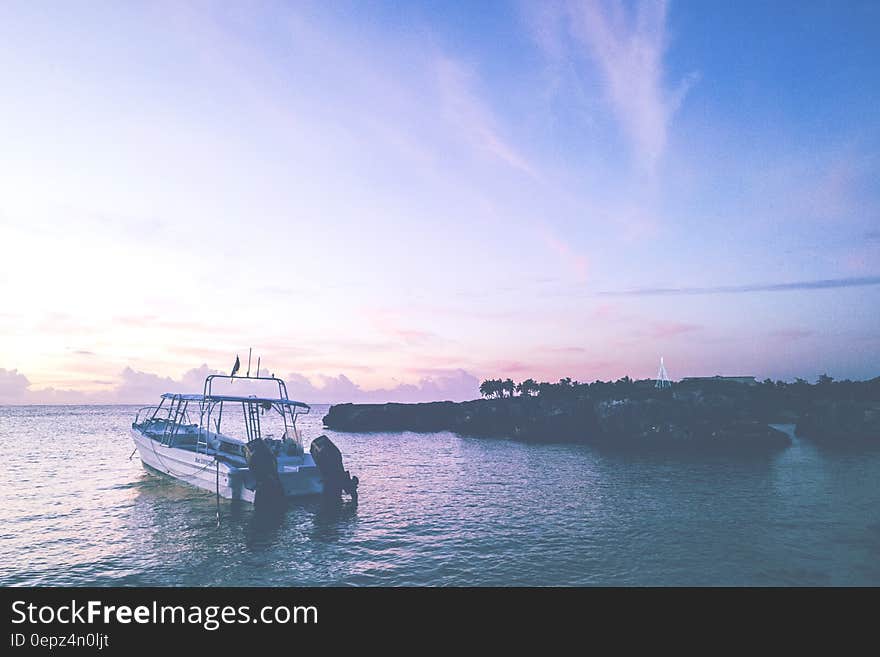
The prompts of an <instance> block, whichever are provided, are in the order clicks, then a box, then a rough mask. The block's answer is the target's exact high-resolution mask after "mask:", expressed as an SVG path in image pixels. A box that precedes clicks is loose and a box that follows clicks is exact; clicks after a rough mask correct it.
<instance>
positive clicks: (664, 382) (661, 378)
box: [654, 356, 672, 388]
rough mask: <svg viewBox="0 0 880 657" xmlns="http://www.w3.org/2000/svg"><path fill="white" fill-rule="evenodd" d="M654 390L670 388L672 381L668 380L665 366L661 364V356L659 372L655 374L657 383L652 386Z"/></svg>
mask: <svg viewBox="0 0 880 657" xmlns="http://www.w3.org/2000/svg"><path fill="white" fill-rule="evenodd" d="M654 387H655V388H671V387H672V381H670V380H669V375H668V374H667V373H666V366H665V365H664V364H663V356H660V370H659V371H658V372H657V383H655V384H654Z"/></svg>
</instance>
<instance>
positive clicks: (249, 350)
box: [245, 347, 253, 378]
mask: <svg viewBox="0 0 880 657" xmlns="http://www.w3.org/2000/svg"><path fill="white" fill-rule="evenodd" d="M252 351H253V348H252V347H248V369H247V374H245V376H246V377H247V378H251V352H252Z"/></svg>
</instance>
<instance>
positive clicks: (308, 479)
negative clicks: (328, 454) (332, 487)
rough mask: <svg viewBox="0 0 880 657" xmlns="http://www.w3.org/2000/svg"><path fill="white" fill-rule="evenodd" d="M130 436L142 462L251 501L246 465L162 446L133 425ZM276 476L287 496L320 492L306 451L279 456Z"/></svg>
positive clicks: (230, 496) (229, 496)
mask: <svg viewBox="0 0 880 657" xmlns="http://www.w3.org/2000/svg"><path fill="white" fill-rule="evenodd" d="M131 435H132V438H133V439H134V443H135V446H136V447H137V451H138V454H139V455H140V457H141V461H142V462H143V463H144V465H147V466H149V467H150V468H152V469H153V470H156V471H158V472H160V473H162V474H167V475H168V476H170V477H173V478H175V479H177V480H179V481H181V482H183V483H185V484H189V485H190V486H195V487H196V488H201V489H203V490H206V491H210V492H211V493H215V492H216V491H219V493H220V495H221V496H222V497H224V498H226V499H228V500H242V501H244V502H250V503H253V501H254V494H255V490H254V489H255V485H254V481H253V477H252V476H251V474H250V471H249V470H248V469H247V468H246V467H236V466H235V465H233V464H231V463H228V462H227V461H225V460H222V457H221V460H220V461H217V460H215V458H214V455H213V453H208V454H205V453H203V452H194V451H191V450H188V449H181V448H178V447H169V446H167V445H162V444H161V443H160V442H159V441H158V440H155V439H153V438H151V437H150V436H147V435H145V434H144V433H142V432H141V431H138V430H137V429H135V428H132V429H131ZM278 477H279V479H280V480H281V485H282V486H283V487H284V494H285V496H287V497H301V496H308V495H319V494H321V493H322V492H323V491H324V483H323V481H322V479H321V472H320V470H319V469H318V467H317V466H316V465H315V462H314V461H313V460H312V457H311V455H310V454H308V453H306V454H304V455H303V456H302V457H298V458H295V459H293V458H288V457H285V458H282V459H279V464H278ZM218 482H219V483H218Z"/></svg>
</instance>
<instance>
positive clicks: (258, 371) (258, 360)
mask: <svg viewBox="0 0 880 657" xmlns="http://www.w3.org/2000/svg"><path fill="white" fill-rule="evenodd" d="M257 378H258V379H259V378H260V357H259V356H257Z"/></svg>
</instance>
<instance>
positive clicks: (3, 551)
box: [0, 406, 880, 586]
mask: <svg viewBox="0 0 880 657" xmlns="http://www.w3.org/2000/svg"><path fill="white" fill-rule="evenodd" d="M325 412H326V407H315V408H313V410H312V415H310V416H307V417H306V418H304V420H305V421H304V423H303V426H304V429H305V434H306V436H307V439H308V437H312V436H315V435H318V433H319V432H320V431H321V428H320V420H321V417H322V416H323V415H324V413H325ZM132 416H133V409H132V408H128V407H121V406H113V407H108V406H103V407H99V406H92V407H88V406H81V407H45V406H44V407H0V447H2V450H3V460H4V465H5V467H4V475H3V483H2V486H0V495H2V500H0V502H2V504H0V520H2V522H0V584H2V585H16V584H18V585H24V584H32V585H41V584H42V585H161V586H164V585H169V586H171V585H195V586H198V585H287V586H297V585H581V584H611V585H654V584H660V585H663V584H696V585H711V584H732V585H740V584H763V585H778V584H797V585H811V584H812V585H816V584H818V585H826V584H856V585H863V584H870V585H880V451H878V450H876V449H858V450H850V451H842V450H829V449H824V448H818V447H816V446H814V445H812V444H810V443H809V442H804V441H800V440H797V439H795V444H794V446H792V447H790V448H788V449H786V450H783V451H779V452H774V453H772V454H768V455H761V456H756V455H753V456H748V457H745V456H743V457H729V456H727V457H723V456H699V457H697V456H692V457H683V456H659V455H656V454H655V455H642V456H634V455H622V454H614V453H606V452H601V451H596V450H594V449H591V448H589V447H583V446H572V445H550V446H547V445H530V444H523V443H517V442H513V441H508V440H484V439H474V438H462V437H459V436H457V435H455V434H451V433H436V434H412V433H394V434H343V433H336V432H332V431H327V432H326V433H327V434H328V435H329V436H330V437H331V438H332V439H333V441H334V442H336V444H337V445H339V447H340V448H341V449H342V451H343V453H344V455H345V460H346V467H348V468H349V469H350V470H351V471H352V472H353V473H356V474H357V475H358V476H359V477H360V478H361V482H362V483H361V496H360V503H359V505H357V506H355V505H353V504H351V503H348V502H345V503H341V504H335V505H334V504H330V505H328V504H322V503H321V502H319V501H307V502H299V503H294V504H292V505H291V506H290V508H289V509H288V510H287V512H286V514H285V515H284V516H283V517H281V518H279V519H278V520H277V521H274V522H270V523H265V522H262V521H261V520H260V518H258V517H257V516H255V514H254V512H253V509H252V507H249V506H247V505H238V504H232V503H231V502H229V501H226V500H224V501H223V506H222V511H223V524H222V526H221V527H219V528H218V527H217V525H216V520H215V515H214V514H215V500H214V497H213V495H211V494H209V493H205V492H201V491H196V490H193V489H190V488H187V487H185V486H183V485H180V484H176V483H173V482H172V481H171V480H168V479H164V478H162V477H159V476H157V475H154V474H150V473H147V472H146V471H145V470H144V469H143V467H142V466H141V464H140V461H139V460H138V458H137V455H135V456H134V458H133V459H132V460H128V457H129V454H130V453H131V451H132V449H133V445H132V441H131V439H130V438H129V435H128V429H129V426H130V423H131V418H132Z"/></svg>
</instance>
